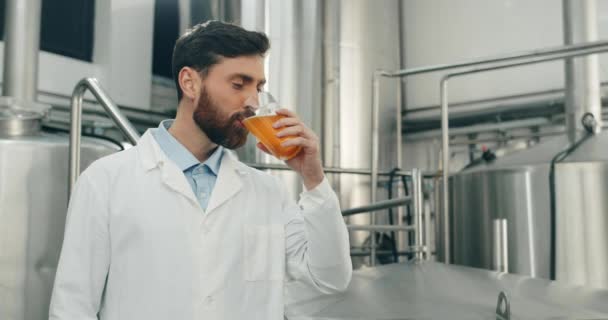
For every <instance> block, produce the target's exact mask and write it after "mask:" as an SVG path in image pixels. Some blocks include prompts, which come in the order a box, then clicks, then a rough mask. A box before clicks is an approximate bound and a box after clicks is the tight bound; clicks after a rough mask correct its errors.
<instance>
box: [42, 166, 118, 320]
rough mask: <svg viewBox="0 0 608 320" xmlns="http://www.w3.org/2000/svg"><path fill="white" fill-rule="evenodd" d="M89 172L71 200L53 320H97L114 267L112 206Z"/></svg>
mask: <svg viewBox="0 0 608 320" xmlns="http://www.w3.org/2000/svg"><path fill="white" fill-rule="evenodd" d="M95 187H96V186H95V185H94V184H93V183H92V179H91V178H90V177H89V176H88V175H87V172H85V173H84V174H83V175H81V176H80V178H79V179H78V182H77V183H76V186H75V189H74V192H73V193H72V197H71V199H70V204H69V207H68V214H67V219H66V227H65V234H64V239H63V246H62V249H61V256H60V258H59V265H58V266H57V273H56V276H55V285H54V287H53V294H52V297H51V305H50V310H49V319H50V320H74V319H79V320H89V319H97V317H98V312H99V310H100V305H101V300H102V293H103V290H104V286H105V282H106V276H107V273H108V268H109V264H110V245H109V233H108V216H107V215H108V209H107V208H108V205H107V202H106V201H103V199H101V198H102V196H101V194H100V193H99V192H98V191H97V190H96V188H95Z"/></svg>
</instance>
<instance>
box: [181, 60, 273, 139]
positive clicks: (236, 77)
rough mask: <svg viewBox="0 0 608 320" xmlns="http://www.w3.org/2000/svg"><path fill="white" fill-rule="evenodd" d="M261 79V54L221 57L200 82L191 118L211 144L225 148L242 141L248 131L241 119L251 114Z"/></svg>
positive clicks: (262, 72) (262, 78)
mask: <svg viewBox="0 0 608 320" xmlns="http://www.w3.org/2000/svg"><path fill="white" fill-rule="evenodd" d="M265 82H266V80H265V79H264V59H263V58H262V57H261V56H258V55H255V56H243V57H237V58H223V59H222V61H221V62H220V63H218V64H215V65H213V66H212V67H211V68H210V69H209V71H208V73H207V76H206V77H205V78H204V80H203V82H202V88H201V93H200V96H199V99H198V101H197V102H196V108H195V110H194V113H193V115H192V116H193V119H194V122H195V123H196V124H197V125H198V127H199V128H200V129H201V130H202V131H203V132H204V133H205V134H206V135H207V137H209V139H210V140H211V141H212V142H213V143H215V144H218V145H221V146H223V147H226V148H228V149H236V148H238V147H240V146H242V145H244V144H245V142H246V141H247V134H248V133H249V132H248V131H247V129H245V127H244V126H243V123H242V121H243V119H245V118H247V117H249V116H252V115H254V110H255V108H256V107H257V106H256V105H255V102H256V101H257V97H258V91H260V90H261V88H262V86H263V85H264V83H265Z"/></svg>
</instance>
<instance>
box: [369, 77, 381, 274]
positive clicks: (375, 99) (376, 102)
mask: <svg viewBox="0 0 608 320" xmlns="http://www.w3.org/2000/svg"><path fill="white" fill-rule="evenodd" d="M380 76H381V73H380V71H376V72H374V75H373V76H372V159H371V167H372V168H371V188H370V190H371V194H370V199H371V203H375V202H376V197H377V191H378V157H379V144H380V141H379V139H380V136H379V135H380V134H379V130H380V128H379V125H378V118H379V113H380ZM375 224H376V213H375V212H372V213H370V225H375ZM370 245H371V250H370V255H371V257H370V265H372V266H374V265H376V234H375V233H374V232H373V231H372V232H371V240H370Z"/></svg>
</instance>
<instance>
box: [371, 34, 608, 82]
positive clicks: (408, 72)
mask: <svg viewBox="0 0 608 320" xmlns="http://www.w3.org/2000/svg"><path fill="white" fill-rule="evenodd" d="M607 44H608V40H602V41H593V42H586V43H580V44H574V45H566V46H557V47H549V48H544V49H537V50H529V51H522V52H517V53H512V54H506V55H500V56H495V57H489V58H483V59H475V60H469V61H463V62H459V63H453V64H440V65H434V66H427V67H419V68H410V69H403V70H396V71H392V72H391V71H386V70H380V71H376V72H379V73H380V74H381V75H382V76H384V77H390V78H399V77H408V76H413V75H419V74H425V73H431V72H437V71H445V70H451V69H459V68H465V67H472V66H477V65H482V64H492V63H501V62H507V61H514V60H522V59H528V58H530V57H536V56H543V55H547V54H553V53H558V52H570V51H576V50H584V49H589V48H596V47H599V46H603V45H607Z"/></svg>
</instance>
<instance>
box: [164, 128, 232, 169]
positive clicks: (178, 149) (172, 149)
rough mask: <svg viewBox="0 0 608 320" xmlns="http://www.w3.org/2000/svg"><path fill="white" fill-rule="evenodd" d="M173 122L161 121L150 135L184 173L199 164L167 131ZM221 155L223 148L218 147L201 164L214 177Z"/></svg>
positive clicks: (218, 167)
mask: <svg viewBox="0 0 608 320" xmlns="http://www.w3.org/2000/svg"><path fill="white" fill-rule="evenodd" d="M173 121H174V120H172V119H168V120H163V121H162V122H161V123H160V124H159V125H158V128H157V129H154V130H153V131H152V134H153V135H154V138H155V139H156V142H158V145H159V146H160V148H161V149H162V150H163V152H164V153H165V154H166V155H167V157H169V159H171V160H172V161H173V162H175V164H177V166H178V167H179V169H180V170H182V171H186V170H188V169H189V168H191V167H193V166H196V165H199V164H200V162H199V161H198V159H196V157H195V156H194V155H193V154H192V153H190V151H188V149H186V147H184V145H182V144H181V143H180V142H179V141H177V139H175V137H173V135H171V133H169V131H168V130H167V129H169V128H170V127H171V125H172V124H173ZM223 153H224V151H223V148H222V147H221V146H218V147H217V148H216V149H215V151H213V153H212V154H211V156H209V158H207V160H206V161H205V162H204V163H203V165H206V166H207V167H208V168H209V169H210V170H211V172H213V174H215V175H217V174H218V172H219V169H220V164H221V160H222V155H223Z"/></svg>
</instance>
